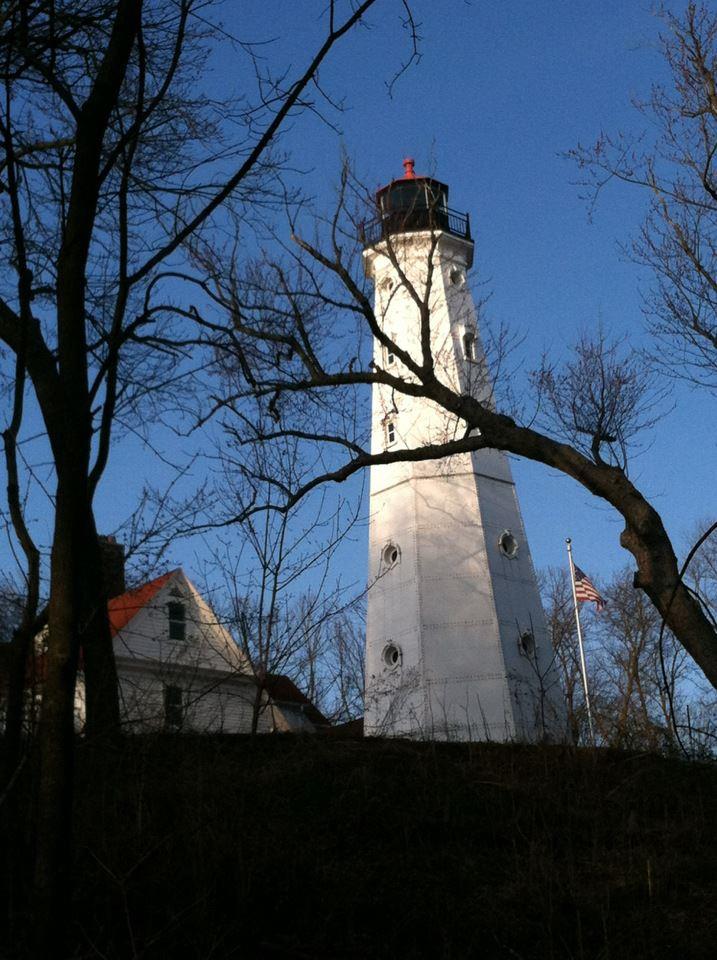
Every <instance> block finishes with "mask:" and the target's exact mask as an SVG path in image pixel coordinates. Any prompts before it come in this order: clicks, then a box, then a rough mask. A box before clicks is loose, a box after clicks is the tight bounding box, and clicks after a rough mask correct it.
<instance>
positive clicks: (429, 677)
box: [363, 159, 565, 742]
mask: <svg viewBox="0 0 717 960" xmlns="http://www.w3.org/2000/svg"><path fill="white" fill-rule="evenodd" d="M404 170H405V172H404V175H403V176H402V177H400V178H399V179H396V180H393V181H392V182H391V183H390V184H388V185H387V186H385V187H383V188H382V189H381V190H379V191H378V193H377V195H376V203H377V218H376V220H375V221H374V222H373V223H371V224H368V225H366V228H365V238H364V239H365V249H364V255H363V256H364V266H365V270H366V273H367V276H368V277H369V278H370V279H371V280H372V281H373V285H374V312H375V315H376V319H377V322H378V324H379V326H380V327H381V329H382V331H383V332H384V333H385V334H386V335H387V336H388V337H389V338H390V341H391V343H392V344H393V345H394V346H391V345H390V344H389V345H388V346H387V345H386V344H385V343H381V342H380V341H379V340H378V339H377V338H376V341H375V344H374V356H373V363H374V367H375V368H376V369H380V370H384V371H386V372H387V373H390V374H392V375H394V376H396V377H400V378H401V379H403V380H404V381H407V382H409V383H410V382H411V381H412V380H415V374H414V373H412V372H411V371H410V369H409V368H408V367H407V366H406V364H405V362H402V360H401V357H400V352H401V351H403V352H404V353H405V354H407V355H408V356H409V357H411V358H413V359H414V360H415V361H416V362H417V363H418V364H420V363H421V362H422V359H425V354H426V347H427V339H426V337H427V336H428V341H429V343H430V354H431V357H432V360H433V363H434V369H435V374H436V376H437V377H438V379H439V380H441V381H442V382H443V383H445V384H446V385H448V386H450V387H451V388H452V389H454V390H456V391H458V392H459V393H464V394H465V393H469V394H471V395H472V396H474V397H476V399H479V400H481V401H482V402H484V403H486V404H488V405H490V404H491V402H492V399H491V383H490V379H489V376H488V372H487V365H486V361H485V356H484V353H483V349H482V346H481V340H480V330H479V327H478V318H477V314H476V308H475V304H474V302H473V298H472V295H471V292H470V287H469V284H468V271H469V270H470V268H471V266H472V263H473V240H472V237H471V229H470V220H469V218H468V215H467V214H462V213H458V212H456V211H454V210H452V209H451V208H450V207H449V205H448V187H447V186H446V184H444V183H441V182H439V181H438V180H436V179H434V178H432V177H427V176H419V175H417V174H416V173H415V170H414V162H413V160H410V159H407V160H405V161H404ZM427 321H428V322H427ZM371 429H372V438H371V450H372V453H375V454H376V453H381V452H383V451H396V452H399V451H401V450H403V449H414V448H419V447H423V446H425V445H426V444H436V443H445V442H446V441H448V440H450V439H454V438H458V437H461V436H463V435H464V434H465V424H464V423H461V422H459V421H458V420H457V419H456V418H455V417H454V416H452V415H450V414H448V413H447V412H446V411H445V410H443V409H442V408H440V407H438V406H437V405H436V404H434V403H432V402H431V401H428V400H426V399H425V398H423V397H420V396H410V395H409V394H407V393H403V392H401V391H398V390H396V389H393V388H392V387H390V386H387V385H384V384H379V383H375V384H374V386H373V395H372V425H371ZM368 566H369V589H368V604H367V623H366V689H365V719H364V729H365V733H366V734H367V735H374V736H405V737H415V738H421V739H436V740H459V741H466V740H496V741H508V740H516V741H527V742H530V741H538V740H543V739H563V736H564V729H565V709H564V700H563V695H562V692H561V689H560V685H559V682H558V677H557V672H556V670H555V668H554V664H553V653H552V649H551V645H550V642H549V639H548V636H547V633H546V627H545V619H544V615H543V610H542V606H541V603H540V597H539V593H538V585H537V581H536V577H535V571H534V568H533V563H532V560H531V556H530V550H529V547H528V541H527V538H526V535H525V529H524V526H523V521H522V518H521V513H520V508H519V505H518V500H517V496H516V490H515V485H514V483H513V478H512V475H511V470H510V465H509V463H508V459H507V457H506V456H505V454H504V453H502V452H500V451H497V450H479V451H475V452H469V453H461V454H457V455H454V456H452V457H450V458H447V459H443V460H422V461H416V462H410V461H405V462H396V463H392V464H384V465H376V466H373V467H372V469H371V479H370V520H369V564H368Z"/></svg>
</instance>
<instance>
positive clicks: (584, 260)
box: [214, 0, 715, 576]
mask: <svg viewBox="0 0 717 960" xmlns="http://www.w3.org/2000/svg"><path fill="white" fill-rule="evenodd" d="M411 6H412V9H413V11H414V14H415V16H416V20H417V21H418V22H419V24H420V27H419V32H420V34H421V37H422V40H421V61H420V63H419V64H418V65H416V66H414V67H412V68H411V69H410V70H409V71H408V72H407V73H405V74H404V75H403V76H402V77H401V78H400V79H399V81H398V82H397V83H396V85H395V86H394V89H393V95H392V96H389V93H388V90H387V81H388V80H390V78H391V76H392V74H393V72H394V70H395V68H396V64H397V63H400V62H401V60H402V59H403V58H405V55H406V52H407V43H406V37H405V33H404V32H403V31H402V30H401V27H400V23H399V20H398V17H397V9H398V7H399V5H398V4H393V3H390V2H388V3H382V4H379V5H378V7H377V9H376V12H375V13H374V14H372V17H371V28H370V29H366V30H363V31H361V32H359V33H358V34H356V35H355V36H353V37H351V38H349V39H348V40H347V41H346V42H345V44H344V45H343V46H342V48H341V50H340V51H338V56H337V57H335V58H334V59H333V60H332V61H331V64H330V66H329V67H328V69H326V70H325V71H324V72H323V73H322V78H321V79H322V84H323V86H324V87H325V88H326V89H328V90H330V91H331V92H332V93H334V94H335V95H341V96H344V97H345V102H346V110H345V112H344V114H343V115H342V116H341V117H339V118H338V119H337V122H338V124H339V125H340V127H341V136H340V137H339V136H337V135H336V134H335V133H334V132H333V131H331V130H329V129H328V128H327V127H326V126H324V125H322V124H321V123H320V122H319V121H318V120H316V119H315V118H313V117H311V116H304V117H301V118H299V119H297V120H296V121H295V122H294V126H293V129H292V131H291V133H290V134H289V135H288V136H287V138H286V140H285V145H286V146H287V148H288V149H289V150H290V151H291V154H292V158H293V160H294V162H295V163H296V164H297V166H299V167H300V168H302V169H303V170H305V171H307V175H306V177H305V178H304V186H305V188H306V189H307V190H309V191H310V192H312V193H313V195H314V196H315V198H316V200H317V203H318V204H319V205H321V203H322V201H323V202H324V203H325V204H326V205H327V206H328V205H330V202H331V196H332V191H333V185H334V183H335V181H336V177H337V172H338V168H339V163H340V150H341V149H344V150H345V151H346V152H347V154H348V155H349V157H351V158H352V160H353V161H354V163H355V165H356V167H357V170H358V171H359V173H360V174H361V175H363V176H364V177H365V178H366V181H367V182H368V183H370V184H376V185H378V184H380V183H384V182H386V181H388V180H389V179H391V178H392V177H394V176H397V175H399V174H400V173H401V160H402V158H403V157H404V156H405V155H411V156H414V157H415V158H416V164H417V169H419V170H421V169H423V170H426V169H435V171H436V173H437V175H438V176H439V177H440V179H442V180H444V181H446V182H448V183H449V184H450V187H451V202H452V205H453V206H455V207H456V208H458V209H461V210H468V211H470V214H471V218H472V222H473V225H474V234H475V238H476V257H475V266H474V271H473V274H474V280H475V281H477V282H484V281H487V282H488V285H489V288H490V289H491V290H492V298H491V301H490V304H489V315H490V318H491V321H492V322H496V323H497V322H506V323H508V324H510V325H511V326H512V327H514V328H515V329H516V330H517V331H518V332H520V333H521V334H523V335H524V336H525V342H524V344H523V347H522V359H523V368H524V369H526V368H529V367H530V366H531V364H532V363H535V362H537V358H538V356H539V355H540V354H541V352H542V351H544V350H546V351H548V352H549V353H550V354H551V355H556V356H560V355H562V354H563V353H564V351H565V350H566V347H568V346H569V344H570V342H571V341H573V340H574V339H575V338H576V336H577V335H578V334H579V333H580V331H581V330H584V329H586V328H590V327H591V326H593V325H594V324H595V323H596V322H597V321H598V320H600V321H601V322H602V323H603V324H604V325H605V327H606V328H607V329H608V330H609V331H612V332H614V333H615V334H620V335H621V334H624V335H626V336H627V337H628V338H629V340H630V342H633V343H635V345H639V344H640V343H643V342H644V340H645V335H644V321H643V316H642V313H641V291H642V290H644V289H645V288H646V287H647V285H648V284H649V282H650V276H649V274H647V273H646V272H645V271H644V270H643V269H641V268H639V267H637V266H636V265H635V264H633V263H631V262H629V260H628V259H627V258H626V257H625V255H624V254H623V253H622V252H621V250H620V246H619V245H620V243H625V242H626V241H628V240H629V238H630V236H631V235H632V234H634V232H635V231H636V230H637V228H638V226H639V223H640V220H641V216H642V213H643V210H644V203H645V200H646V197H645V196H644V195H643V194H642V193H641V192H640V191H639V190H638V189H634V188H627V187H625V188H620V187H617V186H616V187H615V188H613V189H609V190H607V191H606V192H605V194H604V196H603V197H602V199H601V202H600V203H599V205H598V207H597V209H596V211H595V212H594V214H593V217H592V220H591V221H590V219H589V217H588V212H587V206H586V203H585V201H584V200H582V199H581V197H580V189H579V187H578V186H577V185H576V183H575V181H576V180H577V179H578V173H577V171H576V169H575V167H574V165H572V164H571V162H570V161H568V160H566V159H565V158H564V156H562V154H563V153H564V152H565V151H567V150H569V149H570V148H571V147H573V146H575V145H576V144H577V143H578V142H579V141H582V142H584V143H590V142H592V141H594V140H595V139H596V137H597V136H598V134H599V133H600V132H601V130H606V131H611V132H616V131H619V130H634V131H640V130H641V129H643V126H644V123H645V121H644V118H643V117H641V116H640V115H639V114H637V112H636V111H635V109H634V107H633V106H632V102H631V101H632V99H633V98H635V97H637V98H639V97H641V96H645V95H646V94H647V93H648V92H649V87H650V84H651V83H652V82H655V81H659V80H661V79H663V80H664V79H666V72H665V66H664V63H663V60H662V57H661V55H660V52H659V49H658V43H657V38H658V33H659V31H660V29H661V24H660V21H659V19H658V18H657V17H656V16H655V15H654V12H653V5H651V4H649V3H642V2H633V0H622V2H605V0H603V2H600V3H598V4H596V3H590V2H584V0H570V2H568V0H550V2H547V0H543V2H524V0H520V2H518V0H503V2H500V3H498V2H480V0H475V2H472V3H465V2H461V0H442V2H440V3H435V2H429V0H417V2H414V3H412V5H411ZM317 8H321V9H323V6H322V5H321V4H319V5H314V4H311V3H296V4H292V5H288V4H285V3H273V4H272V3H268V4H267V3H251V2H250V3H243V4H241V14H239V10H240V8H239V6H238V5H236V6H233V7H229V8H227V15H226V17H225V21H224V22H225V25H226V27H227V29H228V30H229V31H231V32H232V33H235V34H237V35H241V36H245V35H247V34H248V35H251V36H252V38H253V39H260V38H261V39H265V38H268V37H270V36H277V37H278V38H279V39H278V40H277V43H276V44H275V47H274V55H276V56H277V57H278V58H279V59H280V58H281V57H282V56H283V57H285V58H286V60H285V62H287V63H288V62H291V63H294V64H298V63H299V62H300V55H299V47H300V45H303V46H304V49H305V51H308V50H309V49H311V46H312V41H313V40H315V37H316V36H317V32H318V30H319V28H320V19H319V18H318V17H317V15H316V10H317ZM673 9H679V6H677V7H673ZM234 11H235V13H234ZM267 14H270V15H271V23H272V26H271V27H268V28H267V26H266V21H267V19H269V17H268V16H267ZM289 20H291V21H292V22H291V23H289ZM214 70H215V71H217V72H218V74H219V75H220V76H221V77H222V79H226V76H232V75H233V73H232V70H233V67H232V64H231V62H229V61H228V59H227V60H225V59H221V60H220V61H219V62H218V63H217V64H216V65H215V66H214ZM237 77H239V75H237ZM334 119H336V118H334ZM673 399H674V401H675V409H674V410H673V411H672V412H671V413H669V414H667V415H666V416H665V418H664V421H662V422H661V423H660V424H659V425H658V427H657V428H656V429H655V431H654V434H653V436H652V437H651V438H650V439H651V444H650V445H649V448H648V449H647V450H646V451H645V452H643V453H642V454H641V455H640V456H638V457H637V458H636V459H635V460H634V461H633V462H632V464H631V473H632V476H633V477H634V478H635V480H636V481H637V482H638V484H639V486H640V487H641V488H642V489H643V490H644V491H645V492H646V493H647V494H648V495H649V496H650V498H651V500H652V502H653V503H654V504H655V506H656V507H657V509H658V510H659V511H660V512H661V513H662V515H663V517H664V519H665V522H666V524H667V527H668V529H669V530H670V532H671V533H672V534H673V536H674V537H675V539H676V542H677V543H681V542H682V540H683V537H685V536H686V535H688V534H689V532H690V531H691V529H692V527H693V525H694V524H695V523H697V522H698V521H699V520H701V519H702V518H704V517H705V516H707V515H709V514H710V512H711V511H712V509H713V504H712V496H711V495H712V477H713V471H714V464H715V450H714V442H713V439H712V438H711V436H710V435H705V433H704V430H703V423H704V420H705V416H706V415H709V414H708V411H709V410H710V407H711V402H712V401H711V398H710V397H709V396H708V395H707V394H698V395H696V396H695V395H694V394H691V393H690V391H688V390H685V389H677V390H676V391H675V395H674V398H673ZM513 468H514V472H515V477H516V480H517V484H518V492H519V497H520V502H521V506H522V510H523V513H524V518H525V522H526V526H527V530H528V535H529V539H530V542H531V547H532V552H533V556H534V560H535V562H536V565H537V566H544V565H548V564H561V563H564V560H565V545H564V538H565V537H566V536H571V537H572V538H573V541H574V544H575V547H574V549H575V552H576V556H577V558H578V559H579V562H580V563H581V564H582V565H583V566H584V567H586V568H587V569H589V570H590V571H591V573H594V574H595V575H596V576H608V575H609V574H610V573H611V571H612V570H613V569H615V568H616V567H619V566H621V565H622V564H624V563H625V562H627V561H629V559H630V558H629V556H628V555H627V554H626V553H625V552H624V551H623V550H622V549H621V548H620V546H619V542H618V537H619V532H620V529H621V524H620V520H619V518H618V517H617V516H616V515H615V514H614V512H613V511H611V510H610V509H609V508H608V507H606V506H604V505H602V504H601V502H599V501H598V500H596V499H595V498H593V497H592V496H590V495H589V494H588V493H587V492H585V491H584V490H582V488H580V487H579V486H578V485H577V484H575V483H574V482H573V481H570V480H568V479H566V478H564V477H562V476H560V475H558V474H556V473H554V472H552V471H549V470H546V469H545V468H544V467H542V466H538V465H535V464H530V463H525V462H517V461H516V462H514V465H513Z"/></svg>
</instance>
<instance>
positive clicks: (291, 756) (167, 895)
mask: <svg viewBox="0 0 717 960" xmlns="http://www.w3.org/2000/svg"><path fill="white" fill-rule="evenodd" d="M27 779H28V781H29V779H30V773H29V772H28V777H27ZM28 787H29V782H28V783H25V784H21V785H20V789H22V790H25V789H27V788H28ZM716 826H717V769H716V768H714V767H712V766H707V765H701V764H696V763H684V762H681V761H678V760H670V759H664V758H661V757H657V756H650V755H634V754H632V755H631V754H626V753H619V752H603V751H598V752H592V751H574V750H568V749H562V748H554V747H553V748H530V747H520V746H502V745H495V744H482V745H458V744H455V745H454V744H417V743H409V742H403V741H383V742H382V741H361V740H355V741H353V740H348V741H342V740H331V739H324V738H318V737H316V738H294V737H289V736H285V737H279V736H276V737H263V738H254V739H251V738H248V737H236V738H228V737H192V736H189V735H175V736H164V737H156V738H152V739H142V738H133V739H125V740H123V741H120V742H118V743H116V744H115V745H114V746H105V747H103V748H102V749H100V748H99V747H96V746H95V747H93V746H92V744H89V743H83V744H81V745H80V746H79V750H78V793H77V805H76V819H75V831H76V837H77V841H78V843H77V861H76V873H77V886H76V892H75V899H74V916H73V944H74V947H73V948H74V950H75V953H74V954H73V955H74V956H77V957H104V958H110V960H115V958H117V960H120V958H122V960H124V958H165V957H176V958H178V957H196V958H198V960H199V958H216V960H219V958H225V957H266V958H270V957H287V958H292V957H295V958H326V960H329V958H357V960H358V958H374V957H375V958H384V957H385V958H411V957H431V958H466V957H480V958H486V957H487V958H489V957H506V958H538V957H540V958H542V957H550V958H581V960H582V958H586V960H587V958H623V957H630V958H631V960H637V958H642V957H645V958H647V957H650V958H653V957H660V958H661V957H680V958H691V957H694V958H698V957H699V958H702V957H704V958H707V957H713V956H714V944H715V940H716V935H717V923H716V921H715V903H717V881H716V879H715V877H716V871H715V866H716V865H717V856H716V854H717V841H716V840H715V827H716ZM3 840H4V842H5V843H6V842H7V840H8V837H7V835H6V836H5V837H4V838H3ZM5 881H6V882H7V878H5ZM15 893H16V894H17V890H16V891H15ZM4 899H5V903H6V904H7V903H8V902H9V899H8V897H7V896H6V897H5V898H4ZM14 902H17V900H16V899H15V900H14ZM21 939H22V938H20V937H17V936H15V938H14V943H13V944H10V943H5V944H4V948H5V954H7V955H9V956H22V955H23V950H22V943H21Z"/></svg>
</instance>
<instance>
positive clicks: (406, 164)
mask: <svg viewBox="0 0 717 960" xmlns="http://www.w3.org/2000/svg"><path fill="white" fill-rule="evenodd" d="M415 164H416V161H415V160H414V159H413V157H406V159H405V160H404V161H403V169H404V170H405V171H406V172H405V173H404V175H403V178H404V180H415V179H416V174H415V172H414V169H413V168H414V166H415Z"/></svg>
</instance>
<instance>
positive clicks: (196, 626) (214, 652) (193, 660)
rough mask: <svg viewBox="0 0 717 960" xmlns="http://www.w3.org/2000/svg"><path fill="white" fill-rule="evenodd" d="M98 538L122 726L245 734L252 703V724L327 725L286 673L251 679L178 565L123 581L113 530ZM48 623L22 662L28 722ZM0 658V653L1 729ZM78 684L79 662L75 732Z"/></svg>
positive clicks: (80, 715) (79, 724) (265, 727)
mask: <svg viewBox="0 0 717 960" xmlns="http://www.w3.org/2000/svg"><path fill="white" fill-rule="evenodd" d="M100 539H101V542H102V554H103V571H104V580H105V586H106V590H107V595H108V597H109V600H108V604H107V612H108V615H109V623H110V632H111V635H112V642H113V647H114V655H115V661H116V666H117V679H118V684H119V701H120V712H121V720H122V726H123V729H124V730H125V731H126V732H128V733H149V732H152V731H160V730H165V731H166V730H170V731H180V730H182V731H192V732H197V733H249V732H250V731H251V729H252V719H253V716H254V712H255V709H257V710H258V728H257V729H258V732H260V733H273V732H296V733H298V732H301V733H313V732H315V731H317V730H320V729H322V728H325V727H328V725H329V724H328V721H327V720H326V718H325V717H324V716H323V715H322V714H321V712H320V711H319V710H318V709H317V708H316V707H315V706H314V704H313V703H311V701H310V700H309V699H308V698H307V697H306V696H305V695H304V694H303V693H302V692H301V691H300V690H299V689H298V687H297V686H296V685H295V684H294V683H293V682H292V681H291V680H290V679H289V677H285V676H281V675H271V674H270V675H268V676H265V677H264V679H263V682H262V683H261V684H259V683H258V681H257V677H256V675H255V673H254V670H253V668H252V665H251V663H250V662H249V660H248V659H247V657H246V656H245V655H244V654H243V653H242V651H241V649H240V647H239V646H238V644H237V643H236V641H235V640H234V638H233V636H232V635H231V633H230V632H229V630H228V629H227V628H226V627H225V626H224V625H223V624H222V623H221V621H220V620H219V618H218V617H217V616H216V614H215V613H214V611H213V610H212V608H211V607H210V605H209V604H208V603H207V602H206V600H205V599H204V598H203V597H202V595H201V594H200V593H199V591H198V590H197V588H196V587H195V586H194V584H193V583H192V582H191V580H190V579H189V577H187V575H186V574H185V573H184V571H183V570H182V569H181V568H177V569H176V570H171V571H169V572H168V573H164V574H162V575H161V576H159V577H155V578H154V579H152V580H149V581H148V582H147V583H143V584H142V585H141V586H139V587H136V588H134V589H131V590H127V589H126V588H125V570H124V548H123V546H122V545H121V544H119V543H116V542H115V540H114V538H113V537H101V538H100ZM46 630H47V628H45V629H44V630H43V631H42V633H41V634H39V635H38V637H37V640H36V645H35V652H34V656H33V657H32V658H31V663H30V664H28V679H27V684H28V714H27V722H28V726H29V727H30V728H31V727H32V726H33V725H34V723H35V721H36V718H37V711H38V709H39V705H40V702H41V698H42V685H43V677H44V666H45V643H46V639H47V634H46ZM2 646H6V645H2ZM0 653H2V651H1V650H0ZM6 661H7V658H3V657H0V729H1V727H2V709H1V706H2V700H3V687H4V683H5V679H6V675H7V663H6ZM84 693H85V690H84V679H83V676H82V672H81V670H80V674H79V676H78V681H77V686H76V694H75V721H76V723H75V725H76V728H77V730H78V731H81V730H82V728H83V727H84V721H85V696H84Z"/></svg>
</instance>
